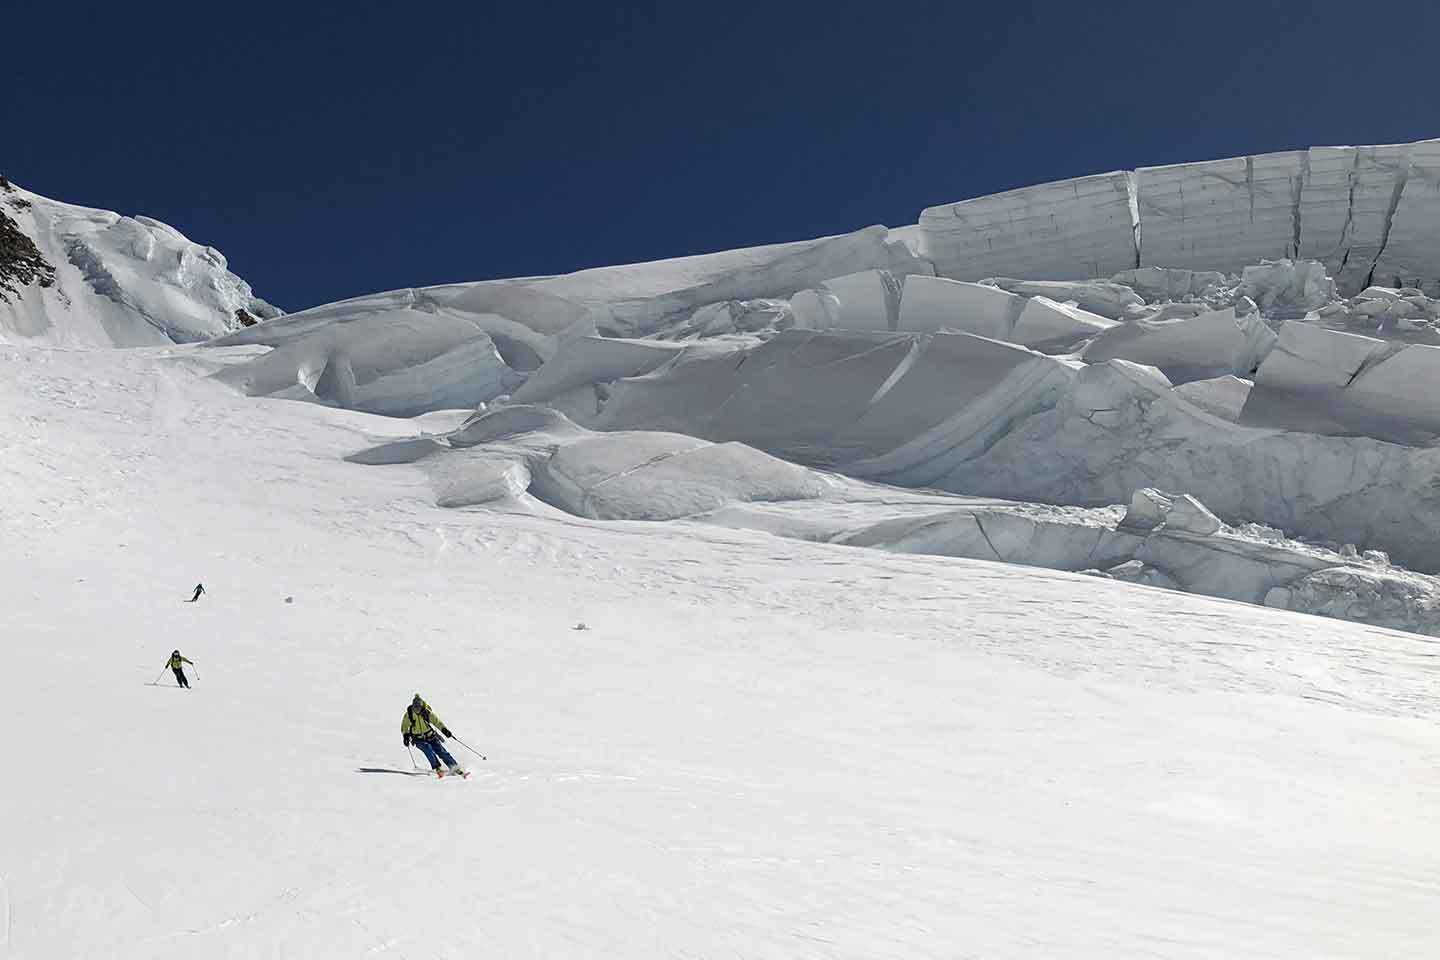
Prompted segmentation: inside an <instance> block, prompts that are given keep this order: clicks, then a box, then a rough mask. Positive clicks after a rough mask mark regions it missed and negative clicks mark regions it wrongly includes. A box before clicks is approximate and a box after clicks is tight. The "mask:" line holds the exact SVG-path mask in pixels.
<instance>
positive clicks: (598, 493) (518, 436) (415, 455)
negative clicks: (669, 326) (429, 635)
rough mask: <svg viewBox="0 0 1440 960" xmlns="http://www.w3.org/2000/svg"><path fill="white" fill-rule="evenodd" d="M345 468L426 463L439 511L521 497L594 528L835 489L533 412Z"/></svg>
mask: <svg viewBox="0 0 1440 960" xmlns="http://www.w3.org/2000/svg"><path fill="white" fill-rule="evenodd" d="M447 451H451V452H450V453H448V454H447ZM437 455H438V456H437ZM348 459H350V460H351V461H352V462H355V463H361V464H370V465H385V464H396V463H420V462H422V461H426V462H427V463H426V465H427V467H429V468H430V469H431V471H432V475H433V476H434V478H435V481H436V485H437V488H439V490H440V495H439V498H438V499H439V502H440V503H441V504H442V505H445V506H472V505H476V504H482V503H493V502H495V501H502V500H513V499H516V498H519V497H520V496H521V494H523V493H528V494H529V495H530V496H533V497H535V498H536V499H538V500H540V501H541V502H543V503H546V504H549V505H550V506H553V507H557V508H559V509H561V510H564V511H565V512H566V513H570V514H573V515H575V516H578V517H586V518H588V519H592V520H649V521H658V520H674V519H678V518H681V517H689V516H694V515H697V514H702V513H707V512H709V511H713V510H717V509H720V508H722V507H725V506H728V505H731V504H736V503H749V502H755V501H764V502H780V501H788V500H806V499H814V498H817V497H821V496H824V495H825V494H826V493H827V492H829V491H830V489H831V487H832V483H831V482H830V481H828V480H827V479H826V478H825V477H823V476H822V475H820V474H818V473H815V472H814V471H811V470H807V469H805V468H804V467H798V466H795V465H794V464H791V463H786V462H785V461H783V460H779V459H777V458H775V457H771V456H768V455H766V454H764V453H761V452H760V451H758V450H755V449H753V448H750V447H747V446H745V445H743V444H739V443H710V442H708V441H705V440H699V439H696V438H695V437H690V436H684V435H682V434H673V433H661V432H654V431H624V432H617V433H592V432H591V431H588V430H585V429H584V428H581V427H578V426H576V425H575V424H573V423H571V422H570V421H569V420H568V419H566V418H565V417H564V416H563V415H562V414H559V413H557V412H555V411H553V410H549V409H547V408H543V407H533V406H511V407H502V408H500V409H498V410H496V411H494V412H486V413H482V414H479V415H477V416H475V417H474V418H472V419H471V420H470V421H469V422H468V423H466V424H465V425H464V426H462V427H461V428H460V429H459V430H456V431H454V432H452V433H450V434H449V435H446V436H441V437H434V438H421V439H417V440H403V441H396V442H392V443H387V444H383V445H381V446H379V447H375V448H371V449H367V450H363V451H360V452H358V453H356V454H353V455H352V456H351V457H349V458H348Z"/></svg>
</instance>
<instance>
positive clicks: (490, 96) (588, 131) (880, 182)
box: [0, 0, 1440, 310]
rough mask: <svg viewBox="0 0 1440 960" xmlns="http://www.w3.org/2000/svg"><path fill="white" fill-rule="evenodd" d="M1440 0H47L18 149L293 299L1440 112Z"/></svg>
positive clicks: (21, 77) (49, 176)
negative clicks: (172, 2) (165, 0)
mask: <svg viewBox="0 0 1440 960" xmlns="http://www.w3.org/2000/svg"><path fill="white" fill-rule="evenodd" d="M1437 7H1440V4H1436V3H1434V0H1425V2H1415V0H1407V2H1386V0H1381V2H1370V3H1366V4H1363V5H1357V4H1354V3H1339V2H1336V0H1309V2H1307V3H1283V2H1268V0H1252V2H1249V3H1241V2H1232V0H1219V2H1210V3H1203V4H1202V3H1189V2H1175V3H1172V2H1166V0H1151V2H1145V3H1141V2H1130V0H1118V2H1103V0H1094V2H1057V0H1004V2H986V3H962V2H950V3H932V2H924V0H895V2H888V3H880V2H874V3H866V4H846V3H841V2H832V3H789V4H787V3H779V2H777V3H774V4H754V5H751V4H718V3H706V4H694V3H686V2H683V0H670V2H665V3H649V2H646V3H633V4H628V5H627V4H623V3H621V4H616V3H605V2H588V3H574V4H570V3H564V4H550V3H544V2H510V3H504V4H494V5H491V4H486V3H471V4H457V5H454V6H449V5H445V4H439V3H409V4H404V3H399V4H397V3H389V4H375V5H359V4H356V5H353V6H352V5H339V4H337V5H334V6H333V7H332V8H330V9H321V8H320V7H319V6H317V5H313V4H305V3H303V2H297V3H292V4H290V5H288V6H285V7H279V8H269V7H267V6H265V5H263V4H255V3H241V4H189V5H186V6H184V7H180V6H176V7H174V8H167V7H166V6H165V5H151V4H121V3H114V4H105V5H99V4H96V5H93V7H92V6H91V5H89V4H79V5H76V4H67V3H55V2H52V3H28V4H23V5H21V6H20V8H19V9H18V10H16V9H7V11H6V12H5V14H3V16H0V32H3V34H4V35H6V37H7V42H6V44H5V49H6V52H5V54H4V57H3V61H0V81H3V87H0V172H4V173H5V174H7V175H8V176H9V177H10V178H11V179H13V180H15V181H16V182H17V183H20V184H21V185H22V186H25V187H27V188H29V189H32V190H35V191H36V192H39V193H42V194H45V195H48V196H52V197H55V198H57V199H62V200H68V201H71V202H75V203H84V204H89V205H92V206H99V207H106V208H109V209H113V210H119V211H121V212H123V213H130V214H136V213H143V214H148V215H150V216H154V217H158V218H159V219H162V220H165V221H167V222H169V223H172V224H174V225H175V226H177V227H179V228H180V229H181V230H183V231H184V232H185V233H186V234H188V235H189V236H190V237H191V238H192V239H194V240H198V241H200V242H203V243H210V244H213V245H214V246H216V247H219V248H220V249H221V250H223V251H224V252H225V253H226V255H227V256H228V257H229V258H230V263H231V268H232V269H234V270H235V271H236V272H237V273H239V274H240V275H241V276H243V277H245V278H246V279H247V280H249V281H250V282H251V284H252V285H253V286H254V288H255V291H256V293H258V294H259V295H261V296H263V297H266V298H268V299H270V300H273V301H274V302H275V303H277V304H279V305H280V306H282V307H284V308H286V309H289V310H294V309H298V308H301V307H305V306H309V305H313V304H316V303H322V302H325V301H329V300H335V299H340V298H343V297H347V296H355V295H358V294H361V293H366V292H370V291H374V290H382V289H389V288H393V287H402V286H417V285H421V284H428V283H440V282H448V281H455V280H475V279H483V278H487V277H497V276H520V275H527V274H538V273H558V272H563V271H567V270H573V269H577V268H580V267H585V266H596V265H603V264H610V263H622V262H629V261H635V260H647V259H657V258H661V257H667V256H679V255H682V254H686V253H699V252H704V251H709V250H718V249H725V248H727V247H734V246H746V245H752V244H759V243H769V242H776V241H782V240H795V239H800V238H803V237H809V236H817V235H821V234H825V233H835V232H840V231H844V230H850V229H854V228H857V227H861V226H864V225H866V224H870V223H888V224H891V225H899V224H902V223H912V222H914V220H915V218H916V216H917V215H918V213H919V211H920V209H921V208H922V207H924V206H926V205H928V204H933V203H939V202H943V201H946V200H958V199H962V198H965V197H969V196H975V195H979V194H984V193H990V192H994V191H996V190H1003V189H1007V188H1009V187H1015V186H1021V185H1024V184H1028V183H1035V182H1040V181H1044V180H1053V179H1058V178H1061V177H1067V176H1075V175H1080V174H1085V173H1093V172H1097V171H1102V170H1110V169H1117V168H1122V167H1132V166H1138V165H1148V164H1156V163H1170V162H1177V161H1183V160H1199V159H1207V158H1211V157H1217V156H1233V155H1236V154H1242V153H1247V152H1261V151H1267V150H1278V149H1287V148H1294V147H1302V146H1309V145H1311V144H1323V143H1386V142H1396V141H1403V140H1413V139H1420V138H1424V137H1432V136H1440V99H1437V90H1440V60H1437V59H1436V53H1435V51H1436V50H1437V43H1440V11H1437V9H1436V8H1437Z"/></svg>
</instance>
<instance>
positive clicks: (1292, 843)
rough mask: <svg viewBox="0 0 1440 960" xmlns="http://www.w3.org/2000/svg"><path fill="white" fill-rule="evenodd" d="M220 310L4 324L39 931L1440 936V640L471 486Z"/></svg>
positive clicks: (49, 946)
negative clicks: (520, 503) (196, 364)
mask: <svg viewBox="0 0 1440 960" xmlns="http://www.w3.org/2000/svg"><path fill="white" fill-rule="evenodd" d="M188 355H189V354H188V351H187V349H186V348H177V349H174V350H170V349H156V350H149V349H147V350H138V351H125V352H93V353H90V352H84V351H67V350H50V349H30V348H0V542H3V543H4V544H5V545H6V548H5V550H4V551H3V552H0V590H3V592H4V594H3V602H4V605H5V607H6V610H7V621H8V623H7V627H8V629H7V631H6V633H5V636H6V639H7V641H8V642H7V644H6V646H5V652H4V654H3V663H4V667H5V668H4V669H3V670H0V698H3V700H4V702H6V703H7V704H9V705H10V706H11V708H12V712H13V715H14V716H15V717H17V718H31V719H32V720H35V719H37V718H38V722H39V723H40V724H41V726H42V727H43V729H45V730H46V736H44V737H43V738H35V737H18V738H11V739H10V740H8V741H7V746H6V755H5V757H4V761H5V767H6V769H9V770H12V771H14V770H20V769H31V768H37V767H38V768H41V769H42V770H43V771H44V773H43V776H41V777H38V778H36V779H35V781H34V783H33V784H31V783H29V781H27V787H26V789H24V790H16V789H11V788H9V787H10V785H9V784H7V789H6V790H4V791H0V893H3V895H4V901H5V917H6V927H5V941H4V942H5V946H6V951H7V955H8V956H15V957H20V958H27V960H28V958H41V957H43V958H51V957H56V958H59V957H82V956H100V955H103V956H115V957H125V958H129V957H135V958H142V957H143V958H147V960H148V958H162V960H163V958H180V957H194V956H205V957H207V958H210V957H236V958H239V957H246V958H249V957H264V956H276V957H280V956H306V957H356V956H372V955H373V956H394V957H402V958H407V960H420V958H430V957H448V958H459V957H467V958H468V957H476V956H506V957H523V956H535V957H556V956H567V957H568V956H575V957H613V956H626V957H645V956H654V957H684V956H690V957H707V958H708V957H717V956H743V957H785V958H805V957H815V958H821V957H823V958H832V957H882V956H884V957H955V956H977V957H978V956H987V957H989V956H1027V957H1030V956H1033V957H1055V956H1065V957H1115V956H1126V957H1213V956H1246V957H1296V956H1327V957H1373V956H1387V957H1407V956H1413V957H1421V956H1429V955H1434V954H1435V952H1436V949H1437V947H1440V936H1437V934H1436V933H1435V932H1434V930H1433V929H1432V921H1433V918H1432V915H1431V914H1432V912H1433V907H1434V903H1435V902H1436V897H1437V895H1440V880H1437V875H1436V874H1435V872H1434V865H1435V863H1437V862H1440V812H1437V811H1440V802H1437V801H1440V773H1437V761H1440V749H1437V746H1436V732H1435V731H1436V721H1437V719H1440V685H1437V670H1440V643H1437V642H1436V641H1434V640H1431V639H1427V638H1425V637H1419V636H1413V635H1408V634H1400V633H1395V632H1391V631H1386V630H1381V629H1376V628H1372V627H1365V626H1361V625H1357V624H1351V623H1344V622H1340V621H1333V620H1321V619H1317V618H1308V617H1304V616H1299V615H1294V614H1289V613H1285V612H1281V611H1274V610H1268V609H1265V608H1259V607H1254V606H1249V605H1245V604H1239V603H1228V602H1224V601H1217V600H1210V599H1206V598H1203V597H1197V596H1190V595H1183V594H1176V593H1169V592H1164V591H1158V590H1149V589H1146V588H1141V587H1132V586H1128V585H1125V584H1119V583H1112V582H1109V581H1099V580H1094V579H1091V578H1086V577H1080V576H1074V575H1068V574H1063V573H1055V572H1051V571H1046V570H1039V569H1034V568H1017V567H1007V566H1004V565H1000V564H988V563H982V562H971V561H957V560H947V559H943V558H934V557H922V556H912V555H897V554H889V553H883V552H879V551H870V550H865V549H860V548H853V547H832V546H827V545H820V544H810V543H804V542H801V541H796V540H781V539H777V538H774V537H770V536H766V535H764V534H760V533H755V532H748V531H736V530H728V529H722V528H717V527H711V526H706V525H703V524H698V523H689V522H683V521H682V522H675V523H670V524H645V523H594V522H588V521H585V520H581V519H577V518H574V517H569V516H558V515H556V514H555V513H553V512H544V513H536V514H529V513H520V512H515V513H502V512H497V511H493V510H485V509H475V508H469V509H461V510H445V509H441V508H437V507H434V506H433V505H432V502H433V497H432V496H431V495H430V492H429V488H428V484H427V480H426V478H425V476H424V475H423V473H422V472H421V471H420V470H417V469H415V468H412V467H407V466H398V467H386V468H371V467H358V466H354V465H349V464H345V463H343V462H342V460H341V457H343V456H344V455H346V454H348V453H352V452H354V451H355V450H357V449H361V448H363V447H365V446H367V445H369V444H371V443H373V442H375V440H376V439H377V438H381V439H385V438H396V439H398V438H403V437H407V436H413V435H415V434H416V433H417V432H418V429H417V427H416V426H415V425H414V424H411V423H410V422H408V421H403V420H385V419H380V418H375V417H370V416H365V415H362V414H356V413H350V412H345V411H339V410H329V409H323V408H319V407H316V406H313V405H302V404H293V403H288V402H284V401H257V400H250V399H246V398H243V397H239V396H237V395H234V394H232V393H230V392H229V391H227V390H225V389H224V388H221V387H219V386H217V385H214V384H211V383H208V382H205V381H202V380H198V379H195V378H194V377H193V376H191V375H190V374H189V373H187V372H185V371H184V370H183V369H182V368H181V367H180V365H179V364H180V362H181V361H182V360H183V358H185V357H186V356H188ZM196 581H203V582H204V583H205V584H206V587H207V590H208V591H209V592H207V594H206V595H205V596H204V597H203V598H202V599H201V600H200V602H199V603H196V604H193V605H190V604H182V603H180V602H179V601H181V600H183V599H184V598H185V597H186V596H188V593H189V590H190V588H191V587H192V586H193V584H194V583H195V582H196ZM287 596H293V598H294V602H293V603H288V604H287V603H285V602H284V600H285V598H286V597H287ZM579 620H584V621H585V622H586V623H588V624H589V625H590V629H589V630H587V631H584V632H576V631H573V630H572V629H571V627H572V625H573V624H574V623H575V622H576V621H579ZM177 645H178V646H179V647H180V649H181V650H182V651H183V652H184V653H186V655H188V656H190V657H191V658H192V659H194V660H196V663H197V667H198V678H195V679H194V689H193V690H192V691H190V692H188V693H186V694H184V695H180V694H178V693H176V694H172V693H171V692H170V691H166V692H165V693H164V694H163V695H162V693H161V691H159V690H157V689H155V688H154V687H152V686H150V685H149V681H151V680H153V678H154V677H155V674H156V671H157V670H158V669H159V668H160V666H161V664H162V663H163V661H164V658H165V656H166V654H167V653H168V651H169V650H170V649H172V648H174V647H175V646H177ZM417 689H418V690H421V691H422V692H424V693H425V695H426V697H427V699H429V700H430V702H431V703H432V704H433V705H434V706H435V707H436V709H437V711H438V712H439V713H440V714H441V716H443V717H444V718H445V720H446V722H447V723H448V724H449V725H450V726H451V727H452V728H453V729H455V731H456V732H457V733H459V734H460V736H461V737H463V738H464V739H465V740H466V741H467V742H469V743H470V744H472V745H473V746H474V747H476V748H477V749H479V750H481V751H482V752H484V753H486V754H487V755H488V756H489V757H490V761H489V762H488V763H482V762H480V761H479V760H478V758H476V757H473V756H471V755H469V754H466V753H465V752H464V751H463V750H456V751H455V753H456V756H457V758H459V759H461V760H462V762H465V763H467V764H471V763H472V762H473V766H472V769H473V770H474V773H475V775H474V776H473V777H472V778H471V779H470V780H468V781H463V782H451V781H449V780H448V779H447V780H446V781H442V782H436V781H435V780H434V779H433V778H430V777H410V776H380V775H372V774H364V773H361V772H358V771H360V770H361V769H362V768H372V769H386V768H388V769H392V770H396V771H399V772H402V773H403V772H405V768H406V767H407V766H408V764H409V759H408V757H407V756H406V754H405V752H404V747H403V746H402V745H401V743H400V741H399V731H398V726H399V715H400V712H401V711H402V710H403V708H404V705H405V703H406V702H407V700H408V699H409V697H410V695H411V694H412V693H413V692H414V691H415V690H417ZM27 722H29V721H27ZM57 751H58V752H60V753H61V754H62V756H68V757H71V758H72V759H73V760H74V762H62V761H57V759H56V757H55V753H56V752H57Z"/></svg>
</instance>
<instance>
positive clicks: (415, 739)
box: [400, 693, 470, 777]
mask: <svg viewBox="0 0 1440 960" xmlns="http://www.w3.org/2000/svg"><path fill="white" fill-rule="evenodd" d="M400 735H401V738H402V739H403V740H404V741H405V746H407V747H408V746H410V745H411V744H412V743H413V744H414V745H415V746H417V747H419V748H420V752H421V753H423V754H425V759H426V760H429V761H430V769H431V770H434V771H435V776H437V777H443V776H445V771H444V770H442V769H440V761H441V760H444V761H445V766H447V767H449V768H450V772H451V773H453V774H456V775H458V776H461V777H468V776H470V774H468V773H466V772H465V771H464V770H463V769H461V767H460V764H458V763H456V762H455V758H454V757H452V756H450V751H449V750H446V749H445V741H444V739H442V738H444V737H449V736H452V734H451V733H450V728H448V727H446V726H445V721H443V720H441V719H440V718H439V717H438V716H436V714H435V711H433V710H431V709H430V704H428V703H426V702H425V701H424V700H422V699H420V694H418V693H417V694H415V699H414V700H411V701H410V706H408V707H406V708H405V715H404V716H403V717H401V718H400Z"/></svg>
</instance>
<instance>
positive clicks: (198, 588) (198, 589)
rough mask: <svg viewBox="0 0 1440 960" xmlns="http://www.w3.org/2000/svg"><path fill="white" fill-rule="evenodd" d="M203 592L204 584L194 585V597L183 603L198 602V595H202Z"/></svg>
mask: <svg viewBox="0 0 1440 960" xmlns="http://www.w3.org/2000/svg"><path fill="white" fill-rule="evenodd" d="M204 592H205V584H203V583H197V584H195V595H194V596H193V597H191V598H190V599H189V600H186V601H185V602H186V603H194V602H195V601H196V600H199V599H200V594H202V593H204Z"/></svg>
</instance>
